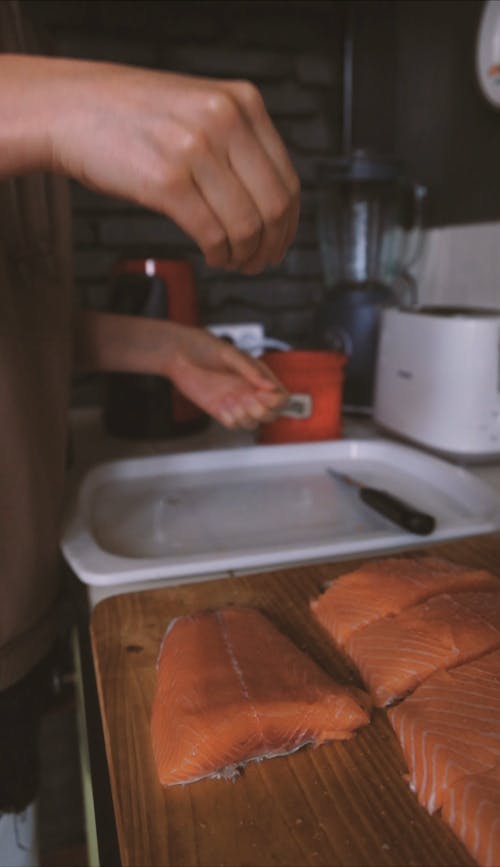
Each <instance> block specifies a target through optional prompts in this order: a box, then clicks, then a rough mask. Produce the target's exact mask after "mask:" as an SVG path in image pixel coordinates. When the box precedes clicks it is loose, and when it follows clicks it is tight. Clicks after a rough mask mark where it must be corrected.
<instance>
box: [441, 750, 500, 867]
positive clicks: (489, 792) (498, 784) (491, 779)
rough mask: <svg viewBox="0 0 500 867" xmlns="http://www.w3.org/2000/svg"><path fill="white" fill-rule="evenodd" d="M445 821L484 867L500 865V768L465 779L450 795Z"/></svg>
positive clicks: (444, 808) (448, 793)
mask: <svg viewBox="0 0 500 867" xmlns="http://www.w3.org/2000/svg"><path fill="white" fill-rule="evenodd" d="M441 815H442V818H443V819H444V821H445V822H446V823H447V824H448V825H449V826H450V828H451V829H452V831H454V833H455V834H456V835H457V837H458V838H459V839H460V840H461V841H462V843H463V844H464V846H465V847H466V849H468V851H469V852H470V854H471V855H472V857H473V858H475V859H476V861H477V862H478V864H481V865H482V867H498V865H499V864H500V767H498V766H497V767H496V768H492V769H491V770H490V771H487V772H486V773H484V774H477V775H476V776H471V777H464V778H462V779H461V780H459V781H458V782H457V783H455V784H454V785H453V786H452V787H451V788H450V790H449V791H448V792H447V794H446V798H445V802H444V804H443V810H442V813H441Z"/></svg>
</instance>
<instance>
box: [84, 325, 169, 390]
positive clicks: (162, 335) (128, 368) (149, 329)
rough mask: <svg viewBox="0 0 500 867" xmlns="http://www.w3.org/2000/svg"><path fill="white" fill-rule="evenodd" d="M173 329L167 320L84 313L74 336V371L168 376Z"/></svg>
mask: <svg viewBox="0 0 500 867" xmlns="http://www.w3.org/2000/svg"><path fill="white" fill-rule="evenodd" d="M170 328H171V325H170V323H169V322H167V321H165V320H160V319H146V318H142V317H138V316H121V315H119V314H115V313H98V312H94V311H85V312H83V313H81V314H80V316H79V320H78V328H77V333H76V336H75V369H76V371H77V372H79V373H106V372H108V373H109V372H125V373H126V372H129V373H148V374H154V375H157V376H166V375H168V369H169V364H170V363H171V361H172V355H173V349H172V343H173V341H171V340H170V339H169V330H170Z"/></svg>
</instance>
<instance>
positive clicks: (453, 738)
mask: <svg viewBox="0 0 500 867" xmlns="http://www.w3.org/2000/svg"><path fill="white" fill-rule="evenodd" d="M388 716H389V720H390V722H391V725H392V726H393V728H394V731H395V732H396V735H397V737H398V740H399V742H400V744H401V747H402V750H403V753H404V755H405V758H406V763H407V765H408V769H409V783H410V787H411V788H412V789H413V791H414V792H415V793H416V795H417V797H418V800H419V801H420V803H421V804H422V805H423V806H424V807H426V809H427V810H428V811H429V813H434V812H435V811H436V810H438V809H439V808H440V807H441V805H442V803H443V799H444V798H445V797H446V795H447V792H448V790H449V789H450V787H453V785H454V783H455V782H456V781H457V780H459V779H460V778H461V777H464V776H466V775H469V774H476V773H480V772H483V771H487V770H488V769H490V768H492V767H495V766H496V765H498V764H500V651H498V650H497V651H494V652H493V653H489V654H487V655H486V656H482V657H481V658H480V659H477V660H474V662H468V663H466V664H465V665H460V666H458V668H454V669H453V670H451V671H439V672H437V673H436V674H433V675H432V677H430V678H429V680H427V681H426V682H425V683H423V684H422V685H421V686H419V687H418V688H417V689H416V690H415V692H414V693H413V695H411V696H410V697H409V698H406V699H405V700H404V701H402V702H401V703H400V704H399V705H397V706H396V707H394V708H391V709H389V711H388Z"/></svg>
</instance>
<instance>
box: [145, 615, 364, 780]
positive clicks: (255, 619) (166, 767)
mask: <svg viewBox="0 0 500 867" xmlns="http://www.w3.org/2000/svg"><path fill="white" fill-rule="evenodd" d="M369 707H370V700H369V697H368V696H367V695H366V694H365V693H364V692H362V691H361V690H357V689H356V688H347V687H343V686H341V685H340V684H338V683H336V682H335V681H334V680H333V679H332V678H331V677H330V676H329V675H328V674H327V673H326V672H325V671H323V670H322V669H321V668H320V667H319V666H318V665H317V664H316V663H315V662H314V661H313V660H312V659H311V658H310V657H309V656H307V655H306V654H305V653H303V652H302V651H301V650H299V648H297V647H296V646H295V644H294V643H293V642H292V641H290V639H288V638H287V637H286V636H285V635H283V634H282V633H281V632H280V631H279V630H278V629H276V627H275V626H274V625H273V624H272V623H271V621H270V620H268V618H267V617H266V616H265V615H263V614H262V613H261V612H259V611H258V610H256V609H252V608H243V607H230V608H223V609H221V610H218V611H213V612H210V611H203V612H200V613H198V614H195V615H192V616H186V617H180V618H179V619H177V620H175V621H173V623H172V624H171V625H170V627H169V629H168V630H167V632H166V634H165V637H164V640H163V643H162V647H161V651H160V656H159V659H158V680H157V689H156V693H155V698H154V702H153V708H152V716H151V740H152V747H153V755H154V759H155V763H156V767H157V771H158V776H159V779H160V782H161V784H162V785H164V786H170V785H175V784H178V783H188V782H193V781H195V780H199V779H201V778H203V777H207V776H226V777H227V776H234V775H235V774H236V773H237V772H238V767H239V766H241V765H244V764H245V763H246V762H249V761H251V760H253V759H261V758H265V757H271V756H277V755H282V754H285V753H290V752H293V751H294V750H297V749H299V748H300V747H302V746H304V745H305V744H307V743H314V744H316V745H317V744H321V743H323V742H324V741H328V740H333V739H344V738H349V737H352V735H353V733H354V732H355V730H356V729H357V728H359V727H360V726H363V725H367V724H368V723H369V721H370V714H369Z"/></svg>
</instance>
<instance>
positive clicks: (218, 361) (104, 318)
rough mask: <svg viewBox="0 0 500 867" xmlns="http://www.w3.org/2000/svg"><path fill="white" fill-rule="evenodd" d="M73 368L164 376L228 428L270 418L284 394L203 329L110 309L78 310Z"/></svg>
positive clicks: (263, 371) (264, 372)
mask: <svg viewBox="0 0 500 867" xmlns="http://www.w3.org/2000/svg"><path fill="white" fill-rule="evenodd" d="M75 361H76V368H77V370H79V371H82V372H94V371H95V372H105V371H109V372H111V371H115V372H117V371H124V372H126V371H134V372H136V373H147V374H153V375H157V376H165V377H167V378H168V379H170V380H171V381H172V382H174V383H175V385H176V386H177V387H178V388H179V389H180V391H182V392H183V394H185V395H186V397H188V398H190V399H191V400H192V401H194V402H195V403H196V404H197V405H198V406H200V407H201V408H202V409H203V410H205V412H207V413H209V415H211V416H213V417H214V418H215V419H216V420H217V421H219V422H220V423H221V424H223V425H224V426H225V427H228V428H237V427H246V428H253V427H255V426H256V425H257V424H258V423H260V422H262V421H269V420H271V419H272V418H273V417H274V416H275V414H276V412H277V411H278V410H279V409H280V408H281V407H282V406H283V404H284V403H285V401H286V399H287V393H286V391H285V390H284V389H283V387H282V386H281V385H280V384H279V383H278V382H277V380H276V379H275V378H274V377H273V375H272V373H271V372H270V371H269V370H268V368H267V367H266V366H265V365H264V364H262V363H261V362H259V361H257V360H255V359H252V358H250V357H248V356H247V355H245V354H244V353H242V352H239V351H238V350H237V349H235V348H234V347H233V346H231V345H230V344H227V343H225V342H224V341H222V340H218V339H217V338H216V337H214V336H213V335H212V334H210V333H209V332H208V331H205V330H204V329H202V328H190V327H187V326H184V325H179V324H178V323H175V322H169V321H166V320H160V319H146V318H139V317H134V316H121V315H118V314H112V313H95V312H85V313H83V314H81V317H80V326H79V330H78V333H77V339H76V359H75Z"/></svg>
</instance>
